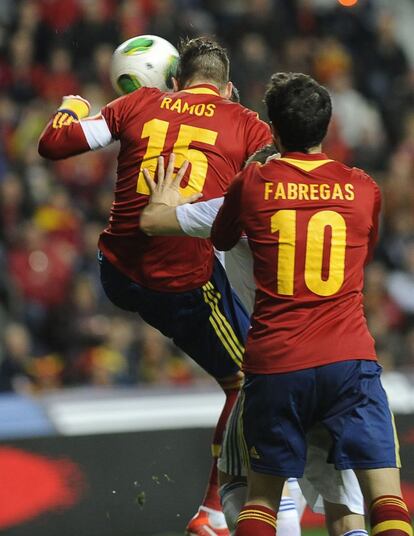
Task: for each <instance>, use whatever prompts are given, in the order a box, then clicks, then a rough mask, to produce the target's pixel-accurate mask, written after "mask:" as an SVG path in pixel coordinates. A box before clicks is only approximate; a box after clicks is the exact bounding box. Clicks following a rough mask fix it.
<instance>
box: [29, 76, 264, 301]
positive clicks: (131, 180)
mask: <svg viewBox="0 0 414 536" xmlns="http://www.w3.org/2000/svg"><path fill="white" fill-rule="evenodd" d="M99 121H100V126H99V127H98V126H97V125H98V122H99ZM61 123H62V122H60V123H59V124H58V127H59V128H56V126H55V128H54V127H53V122H52V123H51V124H50V125H49V127H48V128H47V129H46V131H45V132H44V133H43V135H42V138H41V141H40V145H39V151H40V152H41V154H43V155H44V156H47V157H49V158H50V157H52V158H54V157H56V155H58V156H57V157H62V156H70V155H73V154H78V153H80V152H83V151H84V150H88V149H90V148H93V149H94V148H97V147H100V146H103V145H105V140H107V138H108V136H107V134H109V139H110V140H120V142H121V148H120V152H119V156H118V173H117V175H118V177H117V182H116V186H115V199H114V202H113V205H112V209H111V214H110V219H109V225H108V227H107V228H106V229H105V231H104V232H103V233H102V234H101V237H100V241H99V247H100V249H101V250H102V252H103V253H104V255H105V256H106V257H107V258H108V260H109V261H110V262H111V263H112V264H114V265H115V266H116V267H117V268H118V269H119V270H120V271H121V272H123V273H124V274H126V275H127V276H128V277H130V278H131V279H132V280H134V281H136V282H138V283H140V284H142V285H143V286H145V287H148V288H151V289H154V290H160V291H169V292H177V291H185V290H189V289H193V288H197V287H200V286H202V285H203V284H204V283H206V282H207V281H208V280H209V278H210V276H211V272H212V266H213V259H214V253H213V248H212V245H211V242H210V241H209V240H204V239H198V238H191V237H149V236H146V235H145V234H144V233H143V232H142V231H141V230H140V226H139V219H140V213H141V211H142V210H143V208H144V207H145V206H146V204H147V202H148V196H149V190H148V187H147V185H146V182H145V179H144V176H143V173H142V168H143V167H145V168H147V169H149V170H150V171H151V172H152V174H155V171H156V166H157V157H158V156H159V155H160V154H161V155H164V156H168V155H169V154H170V153H171V152H174V153H175V154H176V166H177V167H179V166H180V165H181V164H182V163H183V162H184V160H189V162H190V166H189V170H188V171H187V174H186V176H185V177H184V178H183V182H182V184H181V192H182V193H183V195H191V194H193V193H195V192H203V200H207V199H210V198H213V197H220V196H222V195H223V193H224V192H225V191H226V190H227V187H228V186H229V184H230V182H231V180H232V179H233V177H234V175H235V174H236V173H237V172H238V171H240V169H242V167H243V165H244V162H245V161H246V159H247V158H248V157H249V156H250V155H251V154H252V153H254V152H255V151H256V150H257V149H259V148H261V147H262V146H264V145H266V144H267V143H270V142H271V133H270V129H269V127H268V126H267V125H266V124H265V123H264V122H263V121H261V120H259V119H258V117H257V114H256V113H254V112H252V111H251V110H248V109H247V108H244V107H243V106H241V105H240V104H236V103H233V102H230V101H229V100H227V99H224V98H223V97H221V96H220V95H219V93H218V90H217V88H215V87H214V86H212V85H207V84H203V85H197V86H193V87H191V88H186V89H184V90H182V91H179V92H176V93H164V92H161V91H159V90H158V89H155V88H142V89H139V90H138V91H134V92H133V93H131V94H129V95H126V96H124V97H121V98H119V99H117V100H115V101H113V102H112V103H110V104H108V105H107V106H105V107H104V108H103V109H102V111H101V116H100V117H98V118H95V119H94V118H92V119H90V120H84V121H80V122H79V123H78V122H76V123H73V122H72V123H71V124H69V125H66V124H65V123H64V122H63V123H64V124H63V125H62V124H61ZM95 123H96V125H95ZM102 123H104V124H102ZM86 142H87V144H86V148H85V143H86Z"/></svg>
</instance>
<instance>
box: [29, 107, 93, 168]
mask: <svg viewBox="0 0 414 536" xmlns="http://www.w3.org/2000/svg"><path fill="white" fill-rule="evenodd" d="M89 150H90V147H89V144H88V141H87V139H86V137H85V134H84V132H83V129H82V126H81V123H80V121H78V119H76V118H75V117H74V116H73V115H71V114H70V113H68V112H62V111H59V110H58V111H57V112H56V113H55V114H54V116H53V117H52V119H51V120H50V121H49V123H48V124H47V125H46V127H45V129H44V130H43V132H42V134H41V135H40V138H39V145H38V151H39V154H40V156H43V158H48V159H49V160H60V159H61V158H68V157H69V156H74V155H76V154H81V153H85V152H86V151H89Z"/></svg>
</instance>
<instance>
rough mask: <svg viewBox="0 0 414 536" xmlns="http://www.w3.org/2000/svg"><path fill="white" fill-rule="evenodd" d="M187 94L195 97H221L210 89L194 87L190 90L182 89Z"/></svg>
mask: <svg viewBox="0 0 414 536" xmlns="http://www.w3.org/2000/svg"><path fill="white" fill-rule="evenodd" d="M181 91H184V92H185V93H193V94H194V95H216V96H217V97H220V93H219V92H218V91H215V90H214V89H211V88H209V87H193V88H191V87H190V88H188V89H182V90H181Z"/></svg>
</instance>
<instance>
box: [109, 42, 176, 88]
mask: <svg viewBox="0 0 414 536" xmlns="http://www.w3.org/2000/svg"><path fill="white" fill-rule="evenodd" d="M178 57H179V55H178V51H177V49H176V48H175V47H173V45H172V44H171V43H170V42H168V41H166V40H165V39H163V38H162V37H158V36H156V35H139V36H137V37H132V38H131V39H128V40H127V41H125V42H124V43H122V45H119V47H118V48H117V49H116V50H115V52H114V53H113V56H112V61H111V82H112V86H113V88H114V89H115V91H116V92H117V93H118V95H126V94H127V93H131V92H132V91H135V90H136V89H139V88H140V87H143V86H144V87H157V88H158V89H161V90H162V91H166V90H167V89H172V80H171V78H172V76H174V75H175V73H176V70H177V65H178Z"/></svg>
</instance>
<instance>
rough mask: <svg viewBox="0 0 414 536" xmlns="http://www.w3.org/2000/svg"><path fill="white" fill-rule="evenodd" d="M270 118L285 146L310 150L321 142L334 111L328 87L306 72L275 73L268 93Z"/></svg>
mask: <svg viewBox="0 0 414 536" xmlns="http://www.w3.org/2000/svg"><path fill="white" fill-rule="evenodd" d="M264 100H265V103H266V106H267V113H268V116H269V119H270V121H271V122H272V123H273V126H274V127H275V130H276V133H277V135H278V136H279V139H280V143H281V144H282V146H283V148H284V149H286V150H288V151H300V152H306V151H307V150H308V149H310V148H311V147H315V146H317V145H319V144H320V143H321V141H322V140H323V138H324V137H325V135H326V131H327V129H328V125H329V121H330V119H331V115H332V104H331V98H330V96H329V93H328V91H327V90H326V88H324V87H323V86H321V85H320V84H318V83H317V82H316V81H315V80H314V79H313V78H311V77H310V76H308V75H306V74H302V73H276V74H274V75H272V77H271V79H270V83H269V85H268V88H267V91H266V94H265V99H264Z"/></svg>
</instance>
